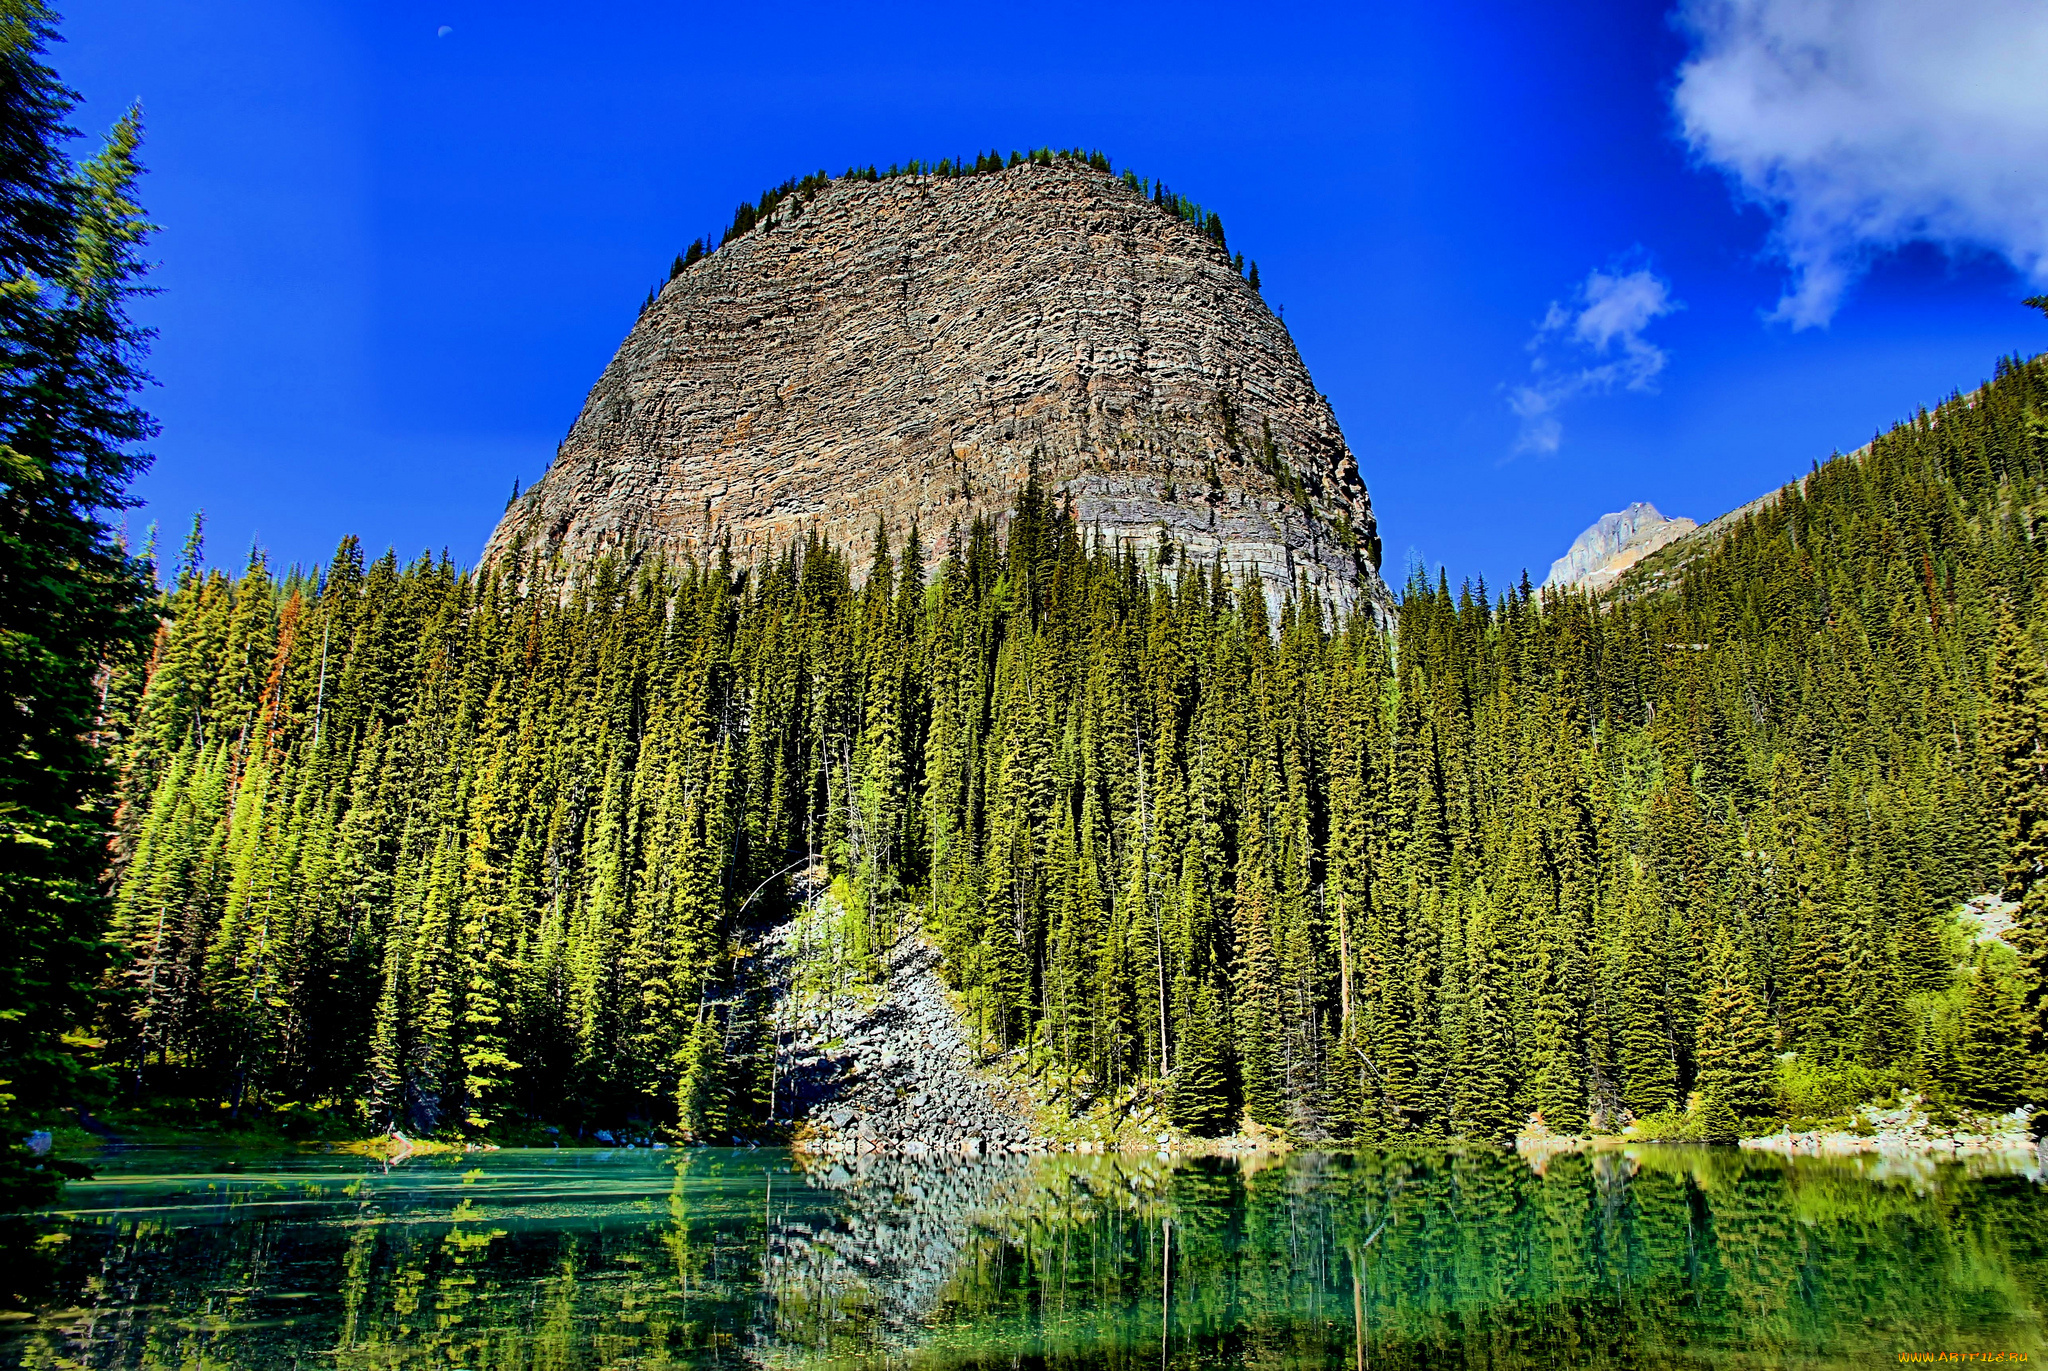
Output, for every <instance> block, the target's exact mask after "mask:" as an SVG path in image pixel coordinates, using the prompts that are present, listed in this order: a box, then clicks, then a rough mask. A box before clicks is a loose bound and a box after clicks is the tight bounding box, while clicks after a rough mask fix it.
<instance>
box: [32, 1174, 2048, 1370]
mask: <svg viewBox="0 0 2048 1371" xmlns="http://www.w3.org/2000/svg"><path fill="white" fill-rule="evenodd" d="M236 1166H239V1167H241V1168H242V1169H241V1170H239V1171H235V1170H233V1169H220V1168H233V1167H236ZM65 1204H66V1205H67V1208H66V1210H65V1211H64V1214H63V1222H64V1224H65V1228H66V1232H67V1234H68V1241H66V1242H64V1243H62V1244H61V1245H60V1247H59V1251H60V1252H61V1253H62V1258H61V1260H62V1262H63V1267H62V1270H61V1272H60V1273H59V1280H60V1285H59V1288H60V1290H62V1291H63V1292H64V1295H65V1303H66V1307H64V1308H60V1309H57V1310H54V1311H53V1312H51V1313H50V1314H48V1315H46V1316H45V1317H43V1318H42V1319H40V1320H38V1321H35V1322H33V1323H29V1324H26V1325H23V1324H16V1325H14V1326H11V1327H4V1328H0V1365H9V1366H15V1365H22V1366H36V1367H44V1366H51V1367H54V1366H67V1365H84V1366H90V1367H166V1368H169V1367H180V1368H184V1367H191V1368H201V1367H204V1368H229V1367H237V1368H238V1367H252V1368H253V1367H260V1368H284V1367H297V1366H307V1367H312V1366H319V1367H378V1368H398V1367H405V1368H412V1367H434V1368H448V1367H479V1368H486V1367H487V1368H535V1369H536V1371H538V1369H539V1368H548V1369H549V1371H569V1369H570V1368H585V1367H702V1366H742V1365H762V1364H765V1365H773V1366H785V1365H787V1366H795V1365H812V1364H816V1365H842V1366H863V1365H892V1366H910V1367H933V1368H951V1367H960V1368H981V1367H989V1368H994V1367H1004V1368H1039V1367H1046V1368H1052V1367H1059V1368H1075V1369H1076V1371H1079V1369H1080V1368H1097V1367H1101V1368H1121V1369H1128V1371H1137V1369H1138V1368H1150V1367H1165V1368H1192V1367H1198V1366H1199V1367H1216V1366H1224V1367H1259V1368H1273V1371H1279V1369H1280V1368H1295V1367H1326V1368H1347V1369H1348V1371H1363V1368H1368V1367H1376V1368H1389V1367H1438V1366H1445V1365H1462V1366H1474V1367H1493V1368H1509V1367H1522V1366H1529V1367H1538V1366H1540V1367H1580V1366H1586V1367H1616V1368H1622V1367H1628V1368H1643V1367H1703V1368H1704V1367H1719V1368H1748V1367H1838V1366H1839V1367H1850V1366H1873V1365H1877V1364H1879V1363H1884V1364H1887V1365H1896V1364H1898V1363H1899V1362H1900V1360H1901V1354H1920V1353H1935V1354H1939V1353H1944V1352H1948V1353H1955V1352H1976V1353H1993V1354H2010V1355H2011V1357H2012V1358H2013V1360H2019V1359H2022V1358H2035V1357H2039V1356H2041V1355H2042V1354H2043V1353H2044V1351H2048V1346H2044V1337H2043V1330H2042V1322H2041V1316H2042V1311H2043V1309H2044V1307H2048V1190H2044V1188H2043V1186H2041V1185H2040V1184H2038V1183H2036V1181H2035V1180H2034V1179H2033V1178H2031V1177H2030V1176H2029V1175H2027V1174H2017V1173H2015V1172H2013V1170H2012V1169H2011V1166H2010V1164H2009V1163H2008V1164H2006V1165H2005V1167H2004V1168H2003V1169H2001V1167H2000V1165H1999V1164H1997V1163H1994V1162H1991V1161H1989V1160H1983V1159H1980V1160H1979V1161H1977V1162H1976V1163H1975V1164H1973V1165H1970V1166H1964V1165H1957V1164H1941V1165H1937V1164H1934V1163H1932V1162H1928V1161H1925V1160H1919V1159H1892V1160H1888V1161H1880V1160H1878V1159H1876V1158H1858V1159H1839V1160H1838V1159H1818V1158H1801V1159H1794V1160H1786V1159H1783V1158H1775V1157H1769V1156H1760V1155H1756V1154H1752V1153H1743V1152H1737V1151H1735V1150H1733V1149H1704V1148H1698V1149H1663V1148H1653V1147H1640V1148H1634V1149H1631V1150H1629V1151H1627V1152H1625V1153H1624V1152H1605V1153H1600V1154H1596V1155H1591V1156H1586V1155H1564V1156H1557V1157H1553V1158H1551V1159H1549V1160H1548V1162H1547V1163H1546V1164H1545V1165H1544V1166H1543V1167H1542V1168H1541V1170H1540V1171H1539V1170H1538V1169H1537V1168H1536V1167H1534V1166H1532V1165H1531V1164H1530V1163H1529V1162H1527V1161H1525V1160H1522V1159H1520V1158H1516V1157H1513V1156H1503V1155H1500V1154H1496V1153H1492V1152H1484V1151H1473V1152H1455V1151H1435V1152H1413V1153H1407V1152H1404V1153H1366V1154H1360V1155H1356V1156H1350V1155H1320V1154H1302V1153H1297V1154H1294V1155H1291V1156H1287V1157H1281V1158H1273V1157H1264V1158H1258V1159H1253V1160H1229V1159H1221V1158H1200V1159H1182V1158H1173V1159H1169V1158H1166V1157H1093V1156H1054V1157H1016V1158H998V1159H989V1160H982V1161H965V1160H960V1159H953V1160H951V1161H949V1162H941V1161H931V1160H912V1159H893V1158H872V1159H869V1160H868V1161H866V1162H865V1163H861V1164H856V1163H854V1162H853V1161H851V1160H848V1161H845V1162H838V1163H835V1162H830V1161H825V1162H819V1161H812V1160H807V1159H801V1158H794V1157H792V1156H791V1155H790V1154H789V1153H787V1152H782V1151H773V1150H769V1149H765V1148H764V1149H760V1150H731V1149H701V1150H677V1151H644V1150H620V1151H608V1152H597V1151H588V1150H581V1151H538V1150H507V1151H502V1152H490V1153H480V1154H471V1155H468V1156H460V1157H427V1158H417V1159H414V1160H412V1161H409V1162H406V1163H404V1164H402V1165H397V1166H390V1167H386V1166H384V1165H382V1164H380V1163H378V1162H374V1161H367V1160H364V1159H362V1158H356V1157H347V1156H331V1155H314V1154H304V1155H291V1156H284V1157H263V1158H249V1157H244V1158H242V1159H241V1160H240V1161H239V1162H237V1161H234V1160H231V1159H229V1158H228V1157H227V1156H226V1155H225V1154H223V1155H221V1156H218V1157H216V1156H212V1155H209V1154H206V1153H202V1152H191V1151H175V1150H168V1149H162V1150H158V1149H133V1150H130V1151H126V1152H122V1153H119V1154H117V1155H114V1156H111V1157H109V1158H106V1159H105V1160H104V1161H103V1163H102V1164H101V1167H100V1174H99V1176H98V1177H97V1178H96V1179H94V1180H91V1181H86V1182H82V1183H77V1184H75V1185H74V1186H73V1187H72V1188H71V1190H70V1191H69V1192H68V1194H67V1198H66V1200H65Z"/></svg>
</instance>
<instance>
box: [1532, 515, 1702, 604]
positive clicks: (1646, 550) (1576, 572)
mask: <svg viewBox="0 0 2048 1371" xmlns="http://www.w3.org/2000/svg"><path fill="white" fill-rule="evenodd" d="M1697 527H1698V525H1697V524H1695V523H1693V521H1692V520H1690V519H1687V518H1684V517H1680V518H1677V519H1667V518H1665V517H1664V516H1663V515H1662V514H1659V513H1658V512H1657V507H1656V506H1655V505H1653V504H1649V503H1647V502H1644V501H1637V502H1636V503H1635V504H1632V505H1630V506H1629V507H1628V508H1627V509H1624V510H1621V511H1620V512H1618V513H1615V514H1603V515H1601V516H1600V518H1599V519H1598V520H1596V521H1595V522H1594V524H1593V526H1592V527H1591V528H1589V529H1587V530H1586V531H1585V532H1584V533H1581V534H1580V535H1579V536H1578V537H1577V538H1576V539H1574V540H1573V542H1572V545H1571V550H1570V551H1569V552H1566V553H1565V555H1564V556H1562V557H1560V558H1558V559H1557V560H1556V561H1554V562H1552V563H1551V564H1550V574H1549V575H1548V576H1546V577H1544V578H1543V585H1544V588H1545V589H1546V590H1590V591H1592V592H1594V593H1595V594H1598V593H1599V592H1600V591H1603V590H1605V589H1607V588H1608V587H1609V586H1611V585H1613V584H1614V583H1615V581H1616V580H1617V579H1619V578H1620V576H1621V573H1622V572H1624V571H1627V570H1628V569H1629V568H1630V567H1632V566H1634V565H1635V564H1636V563H1637V562H1639V561H1641V560H1642V559H1643V558H1645V557H1647V556H1649V555H1650V554H1651V553H1653V552H1655V551H1656V550H1657V549H1658V548H1660V547H1663V546H1664V545H1665V544H1667V543H1670V542H1672V541H1674V540H1676V539H1679V538H1682V537H1684V536H1685V535H1686V534H1688V533H1690V532H1692V531H1693V530H1694V529H1695V528H1697Z"/></svg>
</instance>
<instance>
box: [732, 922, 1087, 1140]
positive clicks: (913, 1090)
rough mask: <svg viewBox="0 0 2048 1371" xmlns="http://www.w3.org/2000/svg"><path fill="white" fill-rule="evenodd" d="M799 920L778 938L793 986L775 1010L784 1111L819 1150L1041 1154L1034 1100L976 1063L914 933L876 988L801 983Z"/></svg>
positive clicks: (930, 950) (787, 984)
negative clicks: (818, 988) (827, 991)
mask: <svg viewBox="0 0 2048 1371" xmlns="http://www.w3.org/2000/svg"><path fill="white" fill-rule="evenodd" d="M803 936H804V931H803V927H802V925H801V922H800V921H797V920H793V921H791V922H790V923H788V924H785V925H783V926H782V927H780V928H778V929H777V930H776V931H775V932H774V933H773V934H772V935H771V936H770V939H769V943H768V949H767V951H768V955H769V958H770V962H769V966H770V968H771V971H772V972H773V973H774V974H775V976H776V979H777V980H778V981H779V982H781V983H782V985H783V986H784V989H782V990H781V991H780V992H779V998H778V1007H777V1009H776V1015H775V1018H776V1026H777V1033H776V1044H777V1045H776V1069H775V1111H776V1114H777V1116H778V1117H780V1118H787V1119H791V1120H797V1121H802V1122H803V1123H805V1125H806V1128H805V1132H804V1137H803V1140H802V1142H801V1143H800V1146H802V1147H803V1148H805V1149H807V1150H810V1151H814V1152H828V1153H845V1154H850V1155H868V1154H871V1153H876V1152H890V1153H900V1154H903V1155H908V1156H920V1155H927V1156H928V1155H937V1154H942V1153H955V1154H965V1155H967V1156H985V1155H989V1154H993V1153H1003V1152H1027V1151H1038V1150H1043V1149H1044V1148H1045V1147H1046V1146H1047V1143H1046V1140H1045V1139H1043V1138H1040V1137H1037V1136H1035V1135H1034V1132H1033V1129H1032V1124H1031V1101H1030V1100H1029V1099H1027V1098H1025V1097H1024V1096H1023V1095H1022V1094H1021V1093H1019V1092H1017V1091H1015V1090H1012V1089H1007V1088H1005V1087H1004V1086H1002V1085H1001V1084H1000V1083H998V1082H995V1081H992V1080H990V1079H989V1078H987V1077H985V1076H984V1075H982V1074H980V1073H979V1072H977V1071H976V1070H975V1069H974V1051H973V1048H972V1047H971V1046H970V1044H969V1042H968V1035H967V1032H966V1025H964V1024H963V1023H961V1021H960V1016H959V1014H958V1013H957V1012H956V1011H955V1010H954V1008H953V1006H952V1004H951V1002H950V1001H949V1000H948V999H947V998H946V992H945V987H944V984H943V982H941V981H940V979H939V975H938V965H939V960H940V958H939V952H938V949H937V948H935V947H933V946H932V945H931V944H930V943H928V942H926V941H925V940H924V939H923V938H921V937H919V936H917V935H915V934H909V935H906V936H905V937H903V938H902V939H901V940H899V941H898V942H897V944H896V946H895V947H894V948H892V949H891V950H890V952H889V953H888V955H887V958H886V961H887V968H886V973H885V977H884V984H883V986H882V987H881V988H880V989H879V990H878V991H877V992H874V993H873V994H871V995H868V994H834V995H823V996H813V995H805V994H803V993H801V992H799V991H796V990H795V989H794V982H795V981H796V980H798V979H799V978H800V975H801V969H802V967H803V964H804V962H805V960H806V958H807V957H808V956H809V955H811V954H809V953H808V952H807V951H806V950H805V949H804V948H803V947H802V946H801V945H800V943H801V940H802V938H803Z"/></svg>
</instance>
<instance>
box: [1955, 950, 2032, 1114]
mask: <svg viewBox="0 0 2048 1371" xmlns="http://www.w3.org/2000/svg"><path fill="white" fill-rule="evenodd" d="M2024 1042H2025V1039H2024V1036H2023V1034H2022V1032H2021V1021H2020V1017H2019V1013H2018V1006H2016V1005H2015V1004H2014V1003H2013V997H2012V996H2011V995H2010V994H2009V993H2008V992H2007V990H2006V987H2005V986H2004V984H2003V983H2002V982H2001V980H2000V978H1999V976H1998V974H1997V973H1996V972H1995V971H1994V970H1993V969H1992V968H1991V966H1990V965H1989V964H1988V963H1987V961H1986V959H1985V958H1984V957H1983V956H1982V955H1981V954H1980V955H1979V956H1978V958H1977V964H1976V966H1975V967H1974V968H1973V969H1972V970H1971V973H1970V978H1969V980H1968V982H1967V983H1966V987H1965V990H1964V995H1963V1022H1962V1033H1961V1036H1960V1037H1959V1038H1958V1040H1957V1042H1956V1049H1955V1059H1954V1065H1953V1067H1952V1068H1951V1069H1952V1073H1953V1074H1952V1075H1951V1078H1950V1080H1949V1082H1948V1084H1949V1086H1950V1088H1951V1089H1952V1090H1953V1092H1954V1094H1955V1098H1956V1102H1957V1103H1958V1104H1962V1105H1966V1106H1968V1107H1969V1108H1971V1109H1983V1110H1999V1111H2003V1110H2007V1109H2010V1108H2012V1107H2013V1105H2014V1104H2016V1103H2017V1102H2018V1100H2019V1095H2020V1090H2021V1088H2022V1084H2023V1080H2024V1072H2025V1067H2026V1062H2025V1055H2024Z"/></svg>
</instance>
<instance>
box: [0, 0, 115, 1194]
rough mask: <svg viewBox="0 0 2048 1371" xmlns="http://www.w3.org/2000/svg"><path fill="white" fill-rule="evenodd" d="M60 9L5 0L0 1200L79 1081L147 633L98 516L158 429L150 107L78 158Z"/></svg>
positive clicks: (0, 337) (0, 148)
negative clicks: (146, 206) (144, 169)
mask: <svg viewBox="0 0 2048 1371" xmlns="http://www.w3.org/2000/svg"><path fill="white" fill-rule="evenodd" d="M54 38H55V31H54V20H53V18H52V16H51V15H50V13H49V11H48V10H46V9H45V8H44V7H43V6H42V5H41V4H40V3H37V2H36V0H7V3H5V4H4V5H0V588H4V590H0V696H4V698H5V700H6V701H7V708H6V709H5V710H4V711H0V717H4V722H0V852H4V854H5V855H4V856H0V926H4V927H5V928H6V929H7V936H6V937H5V938H4V939H0V1005H4V1006H5V1007H4V1009H0V1080H4V1081H5V1082H6V1083H5V1084H4V1085H0V1127H5V1129H6V1133H7V1138H6V1143H5V1145H4V1151H0V1210H11V1209H17V1208H21V1207H24V1206H28V1205H32V1204H35V1203H37V1202H38V1201H40V1200H41V1199H42V1198H44V1197H45V1196H47V1195H48V1194H49V1193H50V1191H51V1189H52V1188H53V1185H54V1183H55V1180H56V1176H57V1173H58V1171H59V1170H60V1169H61V1168H60V1167H59V1166H58V1165H56V1164H55V1163H53V1162H51V1161H49V1160H46V1159H43V1158H36V1157H31V1156H30V1155H29V1154H28V1153H27V1152H26V1151H25V1150H24V1149H23V1148H22V1147H21V1146H20V1145H19V1141H18V1140H19V1139H20V1138H21V1136H22V1134H23V1133H24V1131H25V1128H26V1126H28V1125H34V1124H39V1123H42V1122H46V1121H47V1118H48V1111H49V1110H50V1109H51V1108H53V1107H54V1106H57V1105H60V1104H63V1103H67V1102H70V1101H71V1100H72V1099H73V1098H74V1097H75V1093H76V1092H77V1091H78V1090H79V1089H80V1088H81V1082H80V1079H79V1077H80V1069H81V1068H80V1062H79V1058H78V1055H77V1053H78V1049H79V1047H80V1042H79V1040H78V1039H77V1038H76V1037H75V1036H74V1034H75V1032H76V1030H77V1029H78V1028H79V1026H81V1025H83V1024H85V1023H87V1022H89V1020H90V1018H91V996H92V991H93V985H94V982H95V980H96V978H97V976H98V972H99V967H100V963H101V960H102V952H103V947H102V943H101V936H102V926H103V921H104V915H105V911H104V909H103V907H102V905H103V902H102V897H101V895H100V892H99V888H98V876H99V869H100V865H101V861H102V856H103V852H104V841H105V839H104V834H105V830H106V826H107V823H108V820H109V818H110V813H109V800H110V788H111V787H110V780H111V778H110V776H109V773H108V771H107V769H106V764H105V759H104V756H103V753H102V749H101V742H102V739H101V737H100V728H101V708H100V691H99V689H98V679H97V678H98V677H99V674H100V673H101V671H102V670H103V668H106V667H107V666H109V665H110V664H111V662H112V661H113V660H114V659H116V658H117V657H118V656H119V654H120V653H121V652H122V651H123V650H124V649H126V648H128V647H130V646H132V645H134V644H135V643H136V642H137V641H138V640H139V638H140V637H141V635H142V634H143V633H144V632H145V631H146V621H145V619H144V617H143V615H142V613H141V605H142V589H143V572H144V569H143V568H142V566H141V565H140V564H139V563H137V562H135V561H133V560H132V559H131V558H130V557H128V555H127V554H126V552H125V551H124V549H123V548H122V547H121V546H120V544H119V543H118V542H117V541H116V539H115V537H114V534H113V531H112V530H111V529H110V528H109V527H108V526H107V524H106V522H105V521H104V518H103V515H104V514H105V513H106V512H107V511H109V510H113V509H118V508H120V507H122V506H123V505H124V504H125V503H126V499H125V494H124V492H125V490H126V488H127V485H128V482H129V481H130V480H131V479H132V478H133V477H134V476H135V474H136V473H137V472H139V471H140V470H141V469H142V467H143V466H144V464H145V459H144V458H143V457H142V456H141V455H140V454H139V453H138V452H137V451H136V447H135V445H136V444H137V443H138V442H140V441H141V440H143V439H144V438H146V437H147V436H148V435H149V434H150V433H151V432H152V431H153V426H152V424H151V422H150V420H149V418H148V417H147V416H146V415H145V414H144V413H143V412H142V411H141V410H140V409H139V408H137V407H136V405H135V404H134V402H133V400H132V398H131V397H132V396H133V394H134V392H135V391H136V390H137V389H139V388H140V387H141V385H142V384H143V382H144V377H143V374H142V371H141V358H142V352H143V347H144V343H145V341H146V334H145V333H144V331H143V330H140V329H138V328H137V327H136V326H135V325H134V324H132V323H131V322H130V321H129V319H128V316H127V304H128V301H129V300H130V299H131V298H133V297H134V296H135V295H136V294H137V293H138V292H139V290H140V289H141V287H140V286H139V284H138V283H139V280H140V278H141V276H142V273H143V270H144V267H143V264H142V261H141V258H140V256H139V255H138V253H139V249H140V247H141V244H142V243H143V241H144V240H145V239H146V237H147V236H148V234H149V232H150V225H149V224H148V223H146V222H145V221H144V220H143V218H142V215H141V211H140V210H139V209H138V208H137V206H136V204H135V201H134V187H135V181H136V178H137V176H138V175H139V168H138V166H137V163H136V157H135V154H136V149H137V147H138V145H139V143H140V141H141V119H140V115H139V113H138V112H137V111H135V110H130V111H129V112H128V113H127V114H125V115H123V116H122V117H121V119H120V120H119V121H118V122H117V123H116V124H115V125H114V128H113V131H112V132H111V133H110V134H109V135H108V137H107V140H106V142H105V144H104V146H103V147H102V148H101V150H100V152H99V153H98V154H97V155H96V156H94V157H93V158H92V159H91V160H90V161H87V162H86V163H84V164H83V165H80V166H75V167H74V166H73V165H72V164H71V163H70V161H69V159H68V158H67V157H66V156H65V153H64V150H63V149H64V144H65V142H66V140H67V139H68V138H69V137H70V136H71V130H69V129H68V128H66V127H65V126H64V122H63V121H64V119H65V118H66V116H67V115H68V113H69V112H70V110H71V108H72V105H73V101H74V97H73V96H72V94H71V92H69V91H68V90H66V89H65V88H64V87H63V86H62V85H61V84H60V83H59V82H58V80H57V78H56V75H55V74H54V73H53V72H52V71H51V70H50V69H49V67H48V66H46V65H45V64H44V62H43V52H44V49H45V47H46V46H47V44H49V43H50V42H51V41H53V40H54Z"/></svg>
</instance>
